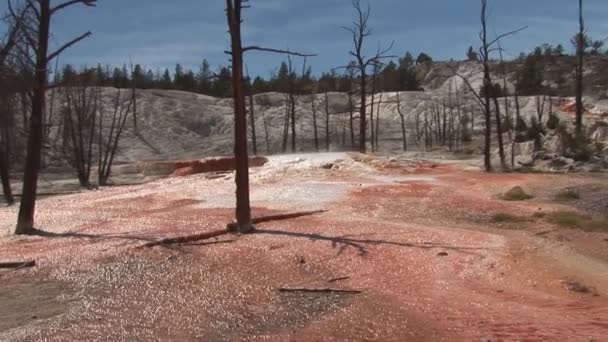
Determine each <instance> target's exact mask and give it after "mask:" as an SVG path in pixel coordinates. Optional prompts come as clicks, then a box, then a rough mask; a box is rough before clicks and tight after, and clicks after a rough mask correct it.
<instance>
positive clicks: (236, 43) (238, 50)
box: [226, 0, 253, 233]
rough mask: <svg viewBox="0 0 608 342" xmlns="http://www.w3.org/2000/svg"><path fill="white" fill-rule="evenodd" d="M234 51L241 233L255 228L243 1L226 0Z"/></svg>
mask: <svg viewBox="0 0 608 342" xmlns="http://www.w3.org/2000/svg"><path fill="white" fill-rule="evenodd" d="M226 3H227V11H226V13H227V16H228V27H229V29H230V38H231V51H232V96H233V99H234V157H235V160H236V222H237V226H238V230H239V232H241V233H246V232H249V231H251V230H252V229H253V225H252V223H251V207H250V202H249V157H248V155H247V112H246V108H245V93H244V89H243V45H242V40H241V22H242V21H241V9H242V0H226Z"/></svg>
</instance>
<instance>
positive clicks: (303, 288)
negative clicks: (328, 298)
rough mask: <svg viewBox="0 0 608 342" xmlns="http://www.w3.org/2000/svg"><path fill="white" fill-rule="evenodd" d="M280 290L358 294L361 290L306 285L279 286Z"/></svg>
mask: <svg viewBox="0 0 608 342" xmlns="http://www.w3.org/2000/svg"><path fill="white" fill-rule="evenodd" d="M277 290H278V291H279V292H304V293H347V294H348V293H352V294H358V293H361V292H363V291H361V290H349V289H333V288H305V287H279V288H278V289H277Z"/></svg>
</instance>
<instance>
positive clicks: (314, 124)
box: [311, 94, 319, 152]
mask: <svg viewBox="0 0 608 342" xmlns="http://www.w3.org/2000/svg"><path fill="white" fill-rule="evenodd" d="M315 100H316V96H315V95H314V94H313V95H312V101H311V106H312V127H313V130H314V133H315V151H317V152H318V151H319V131H318V128H317V106H316V105H315Z"/></svg>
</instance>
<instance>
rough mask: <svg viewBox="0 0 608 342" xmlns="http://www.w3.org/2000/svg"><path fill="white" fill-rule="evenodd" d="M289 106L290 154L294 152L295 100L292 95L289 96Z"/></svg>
mask: <svg viewBox="0 0 608 342" xmlns="http://www.w3.org/2000/svg"><path fill="white" fill-rule="evenodd" d="M289 97H290V101H289V102H291V106H290V108H291V109H290V113H291V152H296V100H295V98H294V96H293V93H291V94H289Z"/></svg>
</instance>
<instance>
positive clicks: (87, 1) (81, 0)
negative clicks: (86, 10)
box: [51, 0, 97, 14]
mask: <svg viewBox="0 0 608 342" xmlns="http://www.w3.org/2000/svg"><path fill="white" fill-rule="evenodd" d="M75 4H83V5H85V6H89V7H95V6H96V5H97V0H71V1H66V2H64V3H62V4H59V5H57V6H55V7H53V8H52V9H51V14H54V13H55V12H57V11H60V10H62V9H64V8H66V7H69V6H72V5H75Z"/></svg>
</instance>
